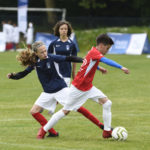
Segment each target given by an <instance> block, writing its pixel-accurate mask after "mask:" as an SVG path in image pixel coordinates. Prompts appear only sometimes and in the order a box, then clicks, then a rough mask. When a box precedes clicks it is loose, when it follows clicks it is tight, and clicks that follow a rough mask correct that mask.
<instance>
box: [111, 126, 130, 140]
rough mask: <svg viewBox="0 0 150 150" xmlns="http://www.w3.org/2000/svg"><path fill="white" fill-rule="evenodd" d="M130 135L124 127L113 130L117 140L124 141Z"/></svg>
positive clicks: (113, 135) (113, 136)
mask: <svg viewBox="0 0 150 150" xmlns="http://www.w3.org/2000/svg"><path fill="white" fill-rule="evenodd" d="M127 137H128V131H127V130H126V129H125V128H124V127H116V128H114V129H113V131H112V138H113V139H114V140H117V141H124V140H126V139H127Z"/></svg>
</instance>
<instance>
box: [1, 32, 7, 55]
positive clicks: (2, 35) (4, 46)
mask: <svg viewBox="0 0 150 150" xmlns="http://www.w3.org/2000/svg"><path fill="white" fill-rule="evenodd" d="M5 49H6V38H5V34H4V33H3V32H0V52H4V51H5Z"/></svg>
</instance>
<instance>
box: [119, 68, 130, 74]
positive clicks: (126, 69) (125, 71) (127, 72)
mask: <svg viewBox="0 0 150 150" xmlns="http://www.w3.org/2000/svg"><path fill="white" fill-rule="evenodd" d="M121 70H122V71H123V72H124V73H126V74H129V73H130V72H129V70H128V68H125V67H122V68H121Z"/></svg>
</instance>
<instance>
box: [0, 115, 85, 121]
mask: <svg viewBox="0 0 150 150" xmlns="http://www.w3.org/2000/svg"><path fill="white" fill-rule="evenodd" d="M82 118H83V116H67V117H65V118H63V119H82ZM30 120H31V121H32V120H34V119H33V118H23V119H17V118H8V119H0V122H7V121H30Z"/></svg>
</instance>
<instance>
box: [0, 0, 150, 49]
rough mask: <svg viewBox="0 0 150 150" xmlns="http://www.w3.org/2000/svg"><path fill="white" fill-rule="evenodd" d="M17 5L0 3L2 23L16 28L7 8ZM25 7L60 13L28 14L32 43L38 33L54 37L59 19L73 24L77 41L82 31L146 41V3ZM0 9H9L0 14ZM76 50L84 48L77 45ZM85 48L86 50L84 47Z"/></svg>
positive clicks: (61, 1) (115, 0) (103, 0)
mask: <svg viewBox="0 0 150 150" xmlns="http://www.w3.org/2000/svg"><path fill="white" fill-rule="evenodd" d="M20 1H22V2H24V0H20ZM25 1H27V0H25ZM18 3H19V0H13V1H11V0H5V1H4V0H0V8H1V9H0V21H1V22H2V21H9V20H10V21H12V22H14V23H16V24H18V10H8V9H9V7H13V8H14V7H15V8H18V7H19V4H18ZM27 3H28V4H27V7H28V8H36V9H39V8H44V9H45V8H55V9H61V11H38V10H36V11H27V23H30V22H31V23H32V26H33V28H34V31H33V32H34V40H35V38H36V37H35V36H36V33H37V32H44V33H53V27H54V25H55V24H56V22H57V21H59V20H62V19H65V20H67V21H69V22H70V23H71V24H72V27H73V29H74V31H76V35H77V40H78V39H79V38H80V37H79V36H83V34H85V35H86V34H87V33H86V32H85V33H83V32H82V31H85V30H89V31H91V30H93V29H94V30H96V29H97V30H98V33H101V32H105V33H106V32H119V33H146V34H147V35H146V36H148V37H149V32H150V31H149V28H150V9H149V6H150V1H149V0H38V1H36V0H28V1H27ZM3 8H8V9H7V10H3ZM2 28H3V27H2V25H1V26H0V31H2V30H3V29H2ZM99 29H100V31H99ZM78 31H79V32H78ZM26 32H27V29H26ZM92 32H93V31H92ZM82 33H83V34H82ZM21 34H22V33H21ZM86 36H88V35H86ZM90 36H92V35H90ZM96 36H97V34H96ZM23 37H25V36H21V37H20V38H21V41H25V39H23ZM87 40H90V39H87ZM94 40H95V39H94ZM19 43H20V42H19ZM93 43H94V42H93ZM93 43H92V44H93ZM79 46H80V47H81V48H82V47H83V46H82V44H81V45H80V41H79ZM21 47H22V46H21ZM84 47H86V48H89V47H87V46H85V45H84Z"/></svg>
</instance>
